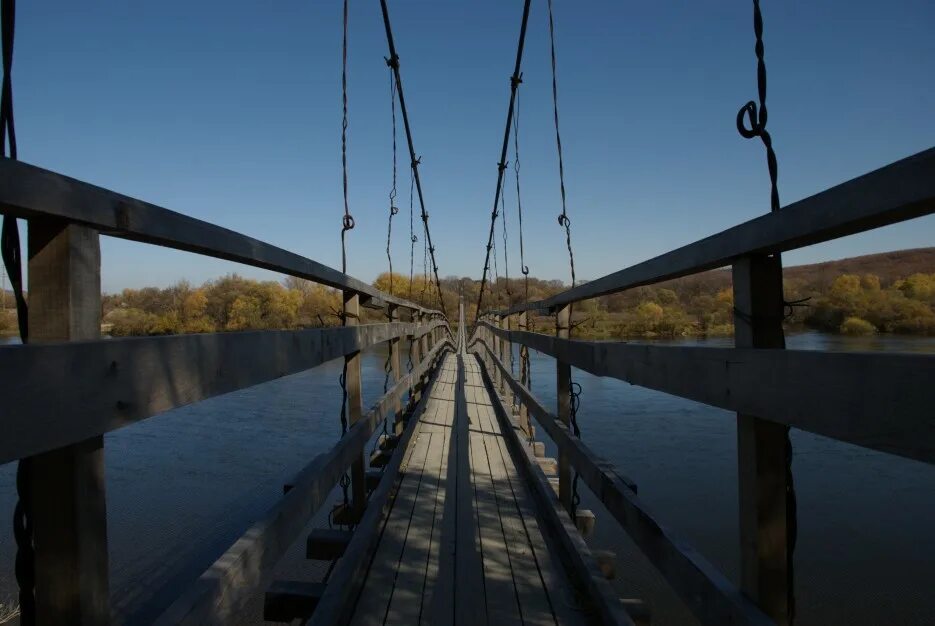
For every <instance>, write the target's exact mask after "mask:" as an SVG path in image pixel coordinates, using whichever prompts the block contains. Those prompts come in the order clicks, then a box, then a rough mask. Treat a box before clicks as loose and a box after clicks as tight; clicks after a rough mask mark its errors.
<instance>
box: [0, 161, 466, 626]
mask: <svg viewBox="0 0 935 626" xmlns="http://www.w3.org/2000/svg"><path fill="white" fill-rule="evenodd" d="M0 212H2V213H4V214H7V215H14V216H16V217H19V218H24V219H26V220H28V248H29V254H28V258H29V264H28V280H29V285H28V290H27V291H28V295H29V327H30V337H29V342H28V343H27V344H26V345H19V346H4V347H2V348H0V393H2V395H3V398H4V411H3V414H2V417H0V430H2V433H3V436H2V437H0V463H6V462H9V461H14V460H20V461H21V466H20V467H21V473H20V480H19V482H20V484H21V487H22V488H21V489H20V496H21V499H22V501H23V504H24V505H25V508H26V510H27V512H28V513H29V521H30V525H31V528H32V541H31V542H30V543H31V544H32V546H33V548H34V556H33V558H27V559H26V560H27V561H28V562H27V563H26V565H27V566H28V569H29V570H31V571H32V572H33V573H34V577H35V584H34V591H35V602H36V623H37V624H66V623H83V624H105V623H108V622H109V620H110V617H111V615H110V613H111V612H110V604H109V588H108V587H109V584H108V578H109V567H108V556H107V528H106V494H105V481H104V456H103V448H104V440H103V435H104V434H105V433H107V432H111V431H113V430H115V429H117V428H120V427H122V426H125V425H127V424H131V423H134V422H137V421H140V420H144V419H146V418H148V417H151V416H153V415H156V414H158V413H161V412H163V411H167V410H170V409H173V408H176V407H180V406H183V405H186V404H190V403H192V402H198V401H200V400H204V399H206V398H210V397H212V396H216V395H219V394H223V393H228V392H231V391H235V390H237V389H242V388H244V387H248V386H251V385H256V384H259V383H262V382H266V381H270V380H273V379H276V378H279V377H282V376H286V375H289V374H292V373H295V372H299V371H302V370H306V369H310V368H314V367H316V366H318V365H320V364H322V363H324V362H325V361H328V360H331V359H335V358H340V357H343V358H344V359H345V364H346V365H347V377H346V388H347V402H348V405H347V406H348V413H347V415H348V422H349V429H348V431H347V434H346V435H345V436H344V437H343V438H341V439H340V440H339V441H338V442H337V443H336V444H335V446H334V447H333V448H332V449H331V450H330V451H329V452H327V453H326V454H324V455H322V456H320V457H318V458H317V459H315V460H314V461H312V462H311V463H310V464H309V465H308V466H307V467H306V468H305V469H303V470H302V471H301V472H300V473H299V475H298V477H297V478H296V480H295V481H293V484H292V486H291V490H290V491H289V492H288V493H287V494H286V495H285V496H284V497H283V499H282V500H281V501H280V502H279V503H278V504H277V505H276V506H275V507H274V508H273V509H271V510H270V512H269V514H268V515H267V517H266V518H264V519H263V520H261V521H260V522H258V523H257V524H256V525H254V526H253V527H252V528H251V529H250V530H249V531H248V532H247V533H246V534H245V535H244V536H243V538H241V539H240V540H239V541H238V542H237V543H235V544H234V545H233V546H232V547H231V549H230V550H229V551H228V552H226V553H225V554H224V555H223V556H222V557H221V558H220V559H219V560H218V561H217V563H215V564H214V566H212V567H211V568H210V569H209V570H208V571H206V572H205V574H204V575H202V576H201V577H200V578H199V579H198V580H197V581H196V583H195V584H194V585H193V587H192V588H191V589H189V590H188V591H187V592H186V593H184V594H183V595H182V597H181V598H180V599H179V600H178V601H176V602H175V603H174V604H173V605H172V606H171V607H170V609H169V611H168V612H167V613H166V615H165V616H163V620H164V621H166V622H167V623H176V622H188V623H193V624H194V623H197V624H207V623H214V622H217V621H218V620H222V619H224V617H230V616H231V615H233V614H234V613H235V612H236V611H238V610H239V609H240V607H241V606H242V604H243V603H244V602H245V601H246V599H247V598H248V597H249V596H250V595H251V594H255V593H256V592H258V591H262V589H263V585H265V584H267V583H268V582H269V577H270V573H271V571H272V567H273V565H274V564H275V563H276V561H277V560H278V558H279V557H280V556H281V555H282V553H283V552H284V550H285V549H286V548H287V547H288V546H289V545H290V544H291V543H292V542H293V540H294V539H295V538H296V537H297V535H298V533H299V532H300V531H301V530H302V528H303V527H304V526H305V523H306V522H307V521H308V519H309V518H310V517H311V515H312V514H313V513H315V511H316V510H318V509H319V508H320V507H321V506H322V505H323V504H324V503H325V502H326V498H327V496H328V494H329V492H330V491H331V490H332V489H333V488H334V487H335V485H336V484H337V483H338V480H339V478H340V477H341V476H342V475H344V473H345V472H346V471H348V470H350V474H351V480H352V483H351V492H352V494H353V496H352V498H351V503H350V510H349V511H347V512H345V514H346V515H347V517H348V519H353V520H355V522H357V523H359V527H361V528H363V527H365V526H366V525H367V524H368V523H369V522H368V520H370V519H371V518H374V517H378V510H379V509H380V508H381V507H382V506H383V504H385V501H386V498H387V497H388V496H389V492H390V488H391V485H392V482H393V480H394V479H395V476H394V474H395V470H396V469H398V466H399V458H397V457H401V454H398V453H397V454H394V455H393V457H392V459H391V460H390V461H389V464H388V466H387V468H388V469H389V471H386V470H384V472H383V474H382V475H381V477H380V478H379V480H378V481H377V483H376V484H373V482H371V485H370V487H371V488H370V489H368V486H367V480H368V477H367V476H366V475H365V472H364V449H365V446H366V445H367V441H368V440H369V439H370V437H371V436H372V435H373V433H374V431H375V429H376V428H377V427H378V425H380V424H381V423H382V422H383V421H384V420H390V419H392V420H393V421H394V429H393V431H392V432H393V433H394V436H398V437H400V438H401V439H405V438H406V437H408V436H409V435H411V429H408V430H407V429H406V421H405V419H404V418H405V417H406V416H408V415H409V414H410V412H411V411H412V410H414V407H415V406H416V405H417V404H418V402H420V399H421V395H422V393H423V391H424V389H425V385H426V383H427V381H428V380H429V378H430V377H431V376H432V374H433V373H434V370H435V368H436V366H437V364H438V362H439V359H440V357H441V356H442V355H443V354H444V353H445V352H446V351H448V350H452V349H453V344H452V341H453V338H452V337H451V334H450V331H449V328H448V323H447V321H446V319H445V318H444V316H443V315H442V314H441V313H439V312H438V311H435V310H431V309H428V308H425V307H422V306H420V305H417V304H414V303H412V302H408V301H406V300H403V299H400V298H397V297H395V296H393V295H391V294H387V293H384V292H382V291H380V290H378V289H375V288H374V287H372V286H370V285H368V284H366V283H364V282H362V281H359V280H357V279H355V278H352V277H350V276H347V275H346V274H343V273H341V272H338V271H337V270H334V269H332V268H330V267H327V266H325V265H322V264H320V263H317V262H315V261H312V260H310V259H306V258H304V257H301V256H299V255H296V254H293V253H291V252H287V251H286V250H283V249H281V248H277V247H275V246H272V245H270V244H267V243H264V242H261V241H257V240H256V239H252V238H250V237H247V236H245V235H241V234H239V233H236V232H233V231H230V230H228V229H225V228H222V227H220V226H216V225H213V224H209V223H207V222H203V221H201V220H197V219H194V218H191V217H188V216H185V215H181V214H179V213H175V212H173V211H169V210H167V209H164V208H161V207H158V206H155V205H152V204H148V203H146V202H142V201H140V200H136V199H133V198H129V197H126V196H123V195H120V194H117V193H114V192H111V191H108V190H105V189H101V188H99V187H95V186H93V185H89V184H87V183H83V182H80V181H76V180H74V179H71V178H67V177H65V176H62V175H59V174H55V173H53V172H49V171H46V170H42V169H40V168H37V167H33V166H30V165H26V164H24V163H20V162H16V161H10V160H7V159H2V160H0ZM101 234H104V235H109V236H114V237H122V238H126V239H132V240H136V241H141V242H146V243H151V244H156V245H159V246H165V247H169V248H175V249H178V250H186V251H189V252H196V253H199V254H203V255H206V256H212V257H216V258H221V259H227V260H231V261H236V262H239V263H244V264H247V265H251V266H254V267H260V268H264V269H268V270H272V271H275V272H280V273H283V274H288V275H291V276H297V277H299V278H303V279H307V280H310V281H314V282H317V283H320V284H323V285H327V286H330V287H334V288H337V289H340V290H341V291H342V292H343V300H344V320H345V326H344V327H341V328H323V329H308V330H282V331H257V332H239V333H214V334H200V335H184V336H165V337H144V338H129V339H101V337H100V323H101V319H100V317H101V282H100V265H101V257H100V242H99V236H100V235H101ZM361 306H367V307H370V308H377V309H379V308H384V309H385V310H386V316H387V319H388V320H390V321H389V322H387V323H382V324H366V325H358V323H359V317H360V307H361ZM401 314H404V315H405V318H408V319H405V321H400V317H401ZM404 338H405V339H408V340H409V341H410V342H411V345H412V347H413V358H412V360H413V363H414V367H413V370H412V371H411V372H410V373H408V374H405V375H403V373H402V371H401V367H400V354H399V352H400V341H401V340H402V339H404ZM380 343H388V344H389V350H390V362H391V370H392V376H393V381H394V384H393V387H392V388H391V389H390V390H389V391H388V392H387V393H386V394H385V395H384V396H383V397H382V398H381V399H380V400H379V401H378V402H377V403H376V404H375V405H374V406H373V408H372V409H371V410H370V411H369V412H367V413H366V414H365V413H364V410H363V400H362V391H361V377H360V353H361V351H362V350H364V349H366V348H369V347H372V346H376V345H377V344H380ZM407 396H408V402H407V401H406V399H407ZM404 447H405V446H404V445H402V446H400V447H399V448H398V449H399V450H401V449H403V448H404ZM367 539H368V538H366V537H364V538H361V539H360V540H359V541H365V540H367ZM349 550H350V548H349ZM349 553H350V552H349ZM357 566H359V564H357V563H355V561H354V559H353V558H345V559H342V562H341V564H340V565H339V567H338V569H336V570H335V572H334V573H333V578H336V579H340V578H341V577H342V576H345V575H346V574H344V573H342V572H344V570H346V569H347V568H351V567H357ZM26 578H27V580H25V581H21V582H25V583H26V584H30V586H31V583H30V581H29V580H28V579H29V576H27V577H26ZM233 583H236V584H233ZM26 591H28V592H30V593H31V592H32V591H33V589H27V590H26Z"/></svg>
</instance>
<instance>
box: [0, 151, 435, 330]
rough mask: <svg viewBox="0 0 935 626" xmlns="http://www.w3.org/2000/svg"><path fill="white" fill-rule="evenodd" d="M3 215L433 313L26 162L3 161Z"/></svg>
mask: <svg viewBox="0 0 935 626" xmlns="http://www.w3.org/2000/svg"><path fill="white" fill-rule="evenodd" d="M0 212H2V213H4V214H7V215H15V216H16V217H21V218H25V219H32V218H42V217H51V218H58V219H61V220H62V221H67V222H73V223H77V224H83V225H86V226H90V227H92V228H95V229H97V230H99V231H101V233H102V234H105V235H110V236H112V237H121V238H124V239H131V240H133V241H141V242H144V243H151V244H155V245H158V246H164V247H167V248H174V249H176V250H184V251H186V252H194V253H196V254H203V255H206V256H212V257H215V258H218V259H225V260H227V261H234V262H237V263H243V264H244V265H250V266H253V267H260V268H263V269H267V270H271V271H273V272H279V273H282V274H288V275H290V276H296V277H298V278H304V279H306V280H311V281H314V282H316V283H320V284H322V285H327V286H329V287H334V288H336V289H341V290H344V291H354V292H356V293H358V294H361V295H363V296H368V297H370V298H372V299H375V300H378V301H382V302H386V303H391V304H396V305H399V306H403V307H406V308H410V309H415V310H420V311H429V309H426V308H424V307H422V306H420V305H418V304H415V303H413V302H409V301H407V300H403V299H401V298H397V297H395V296H392V295H390V294H388V293H384V292H382V291H380V290H379V289H377V288H375V287H373V286H372V285H369V284H367V283H365V282H363V281H360V280H357V279H356V278H353V277H351V276H348V275H347V274H342V273H341V272H339V271H338V270H336V269H332V268H330V267H328V266H326V265H322V264H321V263H318V262H317V261H312V260H311V259H307V258H305V257H302V256H300V255H298V254H295V253H293V252H289V251H287V250H283V249H282V248H278V247H276V246H273V245H270V244H268V243H264V242H262V241H259V240H257V239H254V238H253V237H247V236H246V235H242V234H240V233H237V232H234V231H232V230H229V229H227V228H222V227H221V226H216V225H214V224H211V223H208V222H205V221H202V220H199V219H195V218H193V217H189V216H187V215H182V214H181V213H176V212H175V211H170V210H168V209H164V208H162V207H159V206H156V205H154V204H150V203H148V202H143V201H142V200H137V199H135V198H131V197H129V196H125V195H122V194H119V193H115V192H113V191H110V190H107V189H103V188H101V187H96V186H94V185H90V184H88V183H85V182H82V181H79V180H75V179H74V178H69V177H68V176H63V175H61V174H56V173H55V172H50V171H48V170H44V169H42V168H39V167H36V166H34V165H29V164H27V163H23V162H22V161H13V160H11V159H7V158H2V159H0ZM433 312H436V311H433Z"/></svg>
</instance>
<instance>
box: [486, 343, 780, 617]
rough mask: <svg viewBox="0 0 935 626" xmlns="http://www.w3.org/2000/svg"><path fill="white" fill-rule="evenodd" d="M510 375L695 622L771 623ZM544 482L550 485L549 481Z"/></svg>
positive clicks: (500, 366) (525, 400)
mask: <svg viewBox="0 0 935 626" xmlns="http://www.w3.org/2000/svg"><path fill="white" fill-rule="evenodd" d="M479 345H480V346H481V348H478V350H481V349H482V350H483V351H486V353H487V356H486V361H487V362H489V363H492V365H493V367H496V368H498V369H500V370H501V371H502V372H506V367H505V366H504V364H503V363H502V362H500V361H499V360H497V359H495V358H494V357H493V354H492V351H491V350H490V348H489V347H488V346H487V345H486V344H484V343H483V342H479ZM510 380H512V382H513V384H512V387H513V391H514V393H515V394H516V395H517V396H518V397H519V399H520V401H521V402H523V403H524V404H526V405H527V406H528V407H529V412H530V413H531V414H532V415H533V417H534V418H535V419H536V421H538V422H539V423H540V424H541V425H542V427H543V429H545V430H546V432H547V433H549V435H550V436H552V438H553V440H554V441H555V443H556V445H558V446H559V448H560V449H565V450H567V451H568V452H569V460H570V462H571V465H572V466H573V467H574V468H575V469H576V470H577V471H578V473H579V476H580V477H581V480H582V481H584V483H585V484H586V485H587V486H588V488H589V489H591V491H592V492H593V493H594V495H595V496H596V497H597V498H598V499H599V500H600V501H601V502H602V503H603V504H604V506H605V508H606V509H607V511H608V512H609V513H610V514H611V515H613V516H614V519H616V520H617V521H618V522H619V523H620V525H621V527H622V528H623V529H624V530H625V531H626V532H627V534H628V535H629V536H630V537H631V538H632V539H633V541H634V543H635V544H636V545H637V546H638V547H639V548H640V550H642V551H643V553H644V554H645V555H646V556H647V558H648V559H649V561H650V562H651V563H652V564H653V565H654V566H655V567H656V568H657V569H658V570H659V572H660V573H661V574H662V575H663V577H664V578H665V579H666V580H667V581H668V583H669V584H670V585H671V586H672V589H673V590H674V591H675V592H676V593H677V594H678V596H679V597H680V598H681V599H682V601H683V602H685V605H686V606H687V607H688V608H689V609H690V610H691V611H692V613H693V614H694V615H695V617H696V618H697V619H698V621H699V622H701V623H702V624H708V625H711V626H717V625H721V624H760V625H762V626H766V625H767V624H772V623H773V622H772V621H771V620H770V619H769V618H768V617H767V616H766V615H765V614H763V613H762V612H761V611H760V610H759V608H757V607H756V606H755V605H754V604H753V603H752V602H751V601H750V600H749V599H748V598H746V596H744V595H743V594H742V593H741V592H740V590H739V589H737V587H735V586H734V585H733V584H732V583H731V582H730V581H729V580H728V579H727V578H726V577H725V576H724V575H723V574H722V573H721V572H720V571H718V569H717V568H715V567H714V566H713V565H711V563H709V562H708V561H707V560H706V559H705V558H704V557H703V556H702V555H701V554H699V553H698V552H697V551H696V550H695V549H694V548H693V547H691V545H690V544H689V543H688V542H687V541H686V540H685V539H684V538H683V537H681V536H679V535H678V534H677V533H676V532H674V531H673V530H671V529H669V528H666V527H665V526H664V525H662V524H661V523H660V522H659V521H658V520H657V518H656V516H655V515H654V514H653V513H652V512H651V511H650V509H649V507H648V506H647V505H646V504H645V503H644V502H643V501H642V500H640V498H639V497H638V496H637V495H636V489H635V485H634V484H633V483H632V481H628V480H625V479H623V478H621V477H620V476H619V475H618V474H617V473H616V471H615V469H614V467H613V466H612V465H611V464H609V463H607V462H606V461H604V460H602V459H601V458H600V457H598V456H597V455H595V454H594V453H593V452H591V451H590V450H589V449H588V448H587V446H585V445H584V444H583V443H581V441H580V440H579V439H577V438H576V437H572V436H571V435H569V434H568V431H567V429H566V428H565V426H564V425H563V424H562V423H561V422H560V421H558V418H557V417H556V416H554V415H552V414H550V413H549V412H548V410H547V409H545V407H543V406H542V404H541V403H540V402H539V401H538V400H537V399H536V398H535V397H534V396H533V395H532V394H531V393H530V392H529V390H527V389H526V388H525V387H523V386H522V385H520V384H519V383H518V382H516V380H515V379H512V378H511V379H510ZM530 456H531V455H530ZM543 478H544V476H543ZM545 487H548V488H549V489H550V490H551V487H549V485H548V483H547V482H546V483H545ZM550 492H551V491H550ZM566 517H567V516H566ZM569 523H571V522H570V520H569Z"/></svg>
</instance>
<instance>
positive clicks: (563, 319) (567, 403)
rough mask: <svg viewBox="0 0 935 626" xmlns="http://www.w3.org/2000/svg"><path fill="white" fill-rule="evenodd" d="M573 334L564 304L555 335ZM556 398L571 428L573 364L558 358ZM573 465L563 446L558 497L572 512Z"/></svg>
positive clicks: (562, 419) (568, 307)
mask: <svg viewBox="0 0 935 626" xmlns="http://www.w3.org/2000/svg"><path fill="white" fill-rule="evenodd" d="M570 334H571V305H568V304H566V305H564V306H562V307H559V308H558V309H557V310H556V311H555V336H556V337H559V338H561V339H568V338H569V336H570ZM555 373H556V376H555V382H556V390H555V394H556V399H557V401H558V406H557V412H556V417H558V420H559V421H560V422H561V423H562V424H564V425H565V428H569V430H570V424H571V365H569V364H568V363H564V362H562V361H559V360H557V359H556V361H555ZM571 495H572V494H571V465H570V463H569V462H568V454H567V453H566V452H565V451H564V450H562V449H561V448H560V449H559V451H558V499H559V500H560V501H561V503H562V506H564V507H565V510H566V511H568V512H571V510H572V500H571Z"/></svg>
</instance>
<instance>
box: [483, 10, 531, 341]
mask: <svg viewBox="0 0 935 626" xmlns="http://www.w3.org/2000/svg"><path fill="white" fill-rule="evenodd" d="M530 1H531V0H526V2H525V3H523V20H522V23H521V25H520V29H519V41H518V42H517V44H516V63H515V65H514V67H513V75H512V76H510V106H509V108H508V109H507V114H506V128H505V129H504V131H503V147H502V148H501V150H500V161H499V162H498V163H497V187H496V191H495V193H494V199H493V211H492V212H491V214H490V232H489V233H488V235H487V251H486V254H485V256H484V271H483V273H482V275H481V282H480V291H479V292H478V294H477V311H475V313H474V323H475V324H476V323H477V318H478V316H479V315H480V314H481V312H482V309H481V306H482V305H483V300H484V284H485V283H486V282H487V272H488V271H489V270H490V250H491V249H492V248H493V239H494V227H495V226H496V224H497V214H498V207H499V206H500V194H501V192H502V191H503V172H504V171H505V170H506V153H507V150H508V149H509V146H510V129H511V127H512V125H513V108H514V106H515V105H516V92H517V89H518V88H519V86H520V84H521V83H522V82H523V74H522V72H521V71H520V70H521V68H522V64H523V48H524V47H525V45H526V25H527V24H528V23H529V5H530ZM491 293H493V291H492V290H491Z"/></svg>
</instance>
